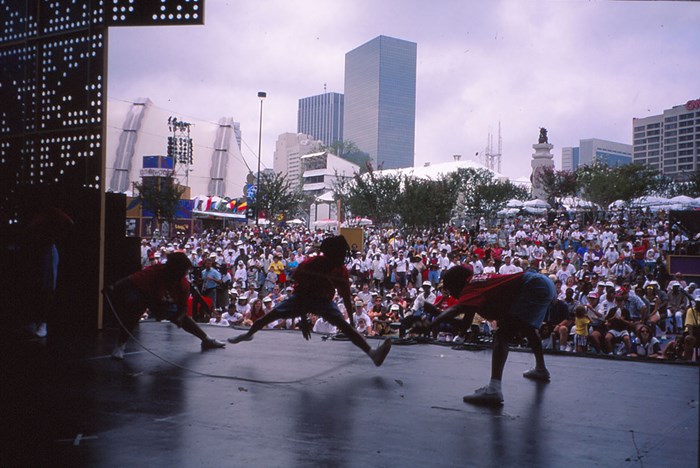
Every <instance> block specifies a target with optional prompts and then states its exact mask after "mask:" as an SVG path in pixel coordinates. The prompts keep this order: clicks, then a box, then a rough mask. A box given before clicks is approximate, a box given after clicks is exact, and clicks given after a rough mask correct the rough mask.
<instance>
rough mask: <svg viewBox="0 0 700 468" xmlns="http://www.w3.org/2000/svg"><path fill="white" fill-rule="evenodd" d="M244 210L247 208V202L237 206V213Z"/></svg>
mask: <svg viewBox="0 0 700 468" xmlns="http://www.w3.org/2000/svg"><path fill="white" fill-rule="evenodd" d="M246 208H248V203H247V202H243V203H241V204H239V205H238V211H244V210H245V209H246Z"/></svg>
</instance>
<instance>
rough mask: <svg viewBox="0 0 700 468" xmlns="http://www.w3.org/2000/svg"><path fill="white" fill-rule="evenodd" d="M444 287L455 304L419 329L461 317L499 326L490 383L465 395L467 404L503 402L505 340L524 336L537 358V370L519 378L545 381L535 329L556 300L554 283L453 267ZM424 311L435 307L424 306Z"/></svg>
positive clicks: (527, 275)
mask: <svg viewBox="0 0 700 468" xmlns="http://www.w3.org/2000/svg"><path fill="white" fill-rule="evenodd" d="M443 285H444V287H445V288H446V289H447V290H448V291H449V292H450V295H453V296H454V297H456V298H457V302H456V303H455V304H454V305H452V306H451V307H449V308H448V309H446V310H445V311H443V312H442V313H441V314H440V315H438V316H437V318H435V320H434V321H433V322H432V323H428V322H427V321H425V322H423V323H422V324H421V325H420V328H422V329H425V328H427V327H430V326H433V327H437V326H438V324H440V323H441V322H445V321H448V320H450V319H452V318H454V317H456V316H457V315H459V314H462V313H464V314H465V316H464V320H465V321H466V322H467V323H471V321H472V319H473V317H474V314H475V313H476V312H478V313H479V315H481V316H482V317H484V318H485V319H487V320H489V321H491V320H496V321H497V322H498V329H497V330H496V332H495V335H494V340H493V345H494V348H493V355H492V358H491V381H490V382H489V384H488V385H487V386H485V387H483V388H480V389H478V390H476V391H475V392H474V394H473V395H467V396H465V397H464V401H465V402H466V403H473V404H481V405H500V404H502V403H503V393H502V391H501V380H502V378H503V368H504V367H505V364H506V359H508V341H509V340H510V339H511V338H512V337H514V336H516V335H517V334H520V333H522V334H523V335H524V336H525V337H526V338H527V341H528V344H529V345H530V347H531V348H532V351H533V353H534V354H535V367H534V368H532V369H530V370H528V371H527V372H525V373H524V374H523V376H524V377H526V378H528V379H533V380H540V381H545V382H547V381H549V371H548V370H547V368H546V367H545V364H544V355H543V353H542V340H541V339H540V336H539V333H538V329H539V328H540V325H541V324H542V320H543V319H544V316H545V314H546V312H547V309H548V307H549V305H550V304H551V303H552V301H553V300H554V298H555V297H556V293H555V290H554V284H553V283H552V281H551V280H550V279H549V278H547V277H546V276H544V275H541V274H539V273H535V272H532V271H526V272H525V273H516V274H512V275H496V274H481V275H473V274H472V271H471V269H468V268H466V267H463V266H455V267H452V268H450V269H449V270H448V271H447V272H446V273H445V278H444V281H443ZM425 308H426V310H427V309H435V311H431V313H436V312H439V311H438V310H437V309H436V308H435V307H434V306H432V305H431V304H425Z"/></svg>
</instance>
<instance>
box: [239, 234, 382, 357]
mask: <svg viewBox="0 0 700 468" xmlns="http://www.w3.org/2000/svg"><path fill="white" fill-rule="evenodd" d="M321 252H322V253H323V255H319V256H316V257H310V258H308V259H306V260H304V261H303V262H302V263H301V264H300V265H299V266H298V267H297V269H296V271H295V272H294V275H293V276H292V281H293V282H294V283H295V287H294V292H293V293H292V294H291V295H290V296H289V297H288V298H287V299H285V300H284V301H282V302H280V304H279V305H278V306H277V307H275V308H274V309H272V311H271V312H270V313H269V314H267V315H266V316H264V317H263V318H261V319H260V320H256V321H255V323H253V326H252V327H250V330H248V332H247V333H244V334H242V335H238V336H237V337H235V338H229V339H228V341H229V343H240V342H241V341H250V340H252V339H253V335H254V334H255V333H257V332H258V331H259V330H261V329H262V328H264V327H265V326H266V325H268V324H270V323H272V322H274V321H275V320H279V319H294V318H297V317H300V318H301V319H302V321H301V323H300V328H301V329H302V332H303V334H304V338H306V339H307V340H308V339H309V337H310V336H311V335H310V333H311V330H310V324H309V322H308V321H307V320H306V315H307V314H309V313H314V314H316V315H318V316H320V317H323V318H324V320H326V321H327V322H329V323H330V324H332V325H335V326H336V327H337V328H338V330H340V331H341V332H342V333H343V334H344V335H345V336H347V337H348V338H349V339H350V341H352V342H353V344H354V345H355V346H357V347H358V348H360V349H361V350H362V351H364V352H365V353H367V355H369V357H370V358H372V361H373V362H374V364H375V365H376V366H381V365H382V362H384V358H386V355H387V354H389V350H390V349H391V340H390V339H386V340H385V341H384V342H383V343H382V344H380V345H379V346H378V347H377V349H372V347H371V346H370V345H369V343H367V341H366V340H365V339H364V338H363V337H362V335H360V334H359V333H358V332H357V331H356V330H355V327H354V326H353V325H352V316H353V304H352V294H351V292H350V281H349V275H348V269H347V268H346V267H345V265H344V260H345V257H346V255H348V254H349V252H350V246H349V245H348V242H347V241H346V240H345V237H343V236H337V237H329V238H327V239H324V241H323V242H322V243H321ZM336 290H337V291H338V294H339V295H340V297H341V298H342V299H343V304H344V305H345V310H346V311H347V312H348V315H349V316H350V321H351V323H348V322H347V321H345V318H344V317H343V314H342V312H341V311H340V309H338V306H337V305H336V304H335V302H333V297H334V296H335V291H336Z"/></svg>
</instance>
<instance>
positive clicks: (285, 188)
mask: <svg viewBox="0 0 700 468" xmlns="http://www.w3.org/2000/svg"><path fill="white" fill-rule="evenodd" d="M257 197H259V200H260V201H259V205H258V209H259V210H260V211H265V212H266V213H267V217H268V219H269V220H270V221H276V220H277V217H278V216H279V215H283V216H287V217H294V216H296V215H297V214H298V213H300V212H301V211H303V209H304V208H303V206H304V205H303V204H304V203H305V202H306V200H307V197H305V196H304V194H303V193H302V192H301V191H299V190H294V189H292V187H291V185H290V183H289V181H288V180H287V176H285V175H282V173H279V172H276V173H263V174H261V175H260V184H258V192H257Z"/></svg>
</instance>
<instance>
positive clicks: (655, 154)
mask: <svg viewBox="0 0 700 468" xmlns="http://www.w3.org/2000/svg"><path fill="white" fill-rule="evenodd" d="M658 155H659V152H658V151H649V156H658Z"/></svg>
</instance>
